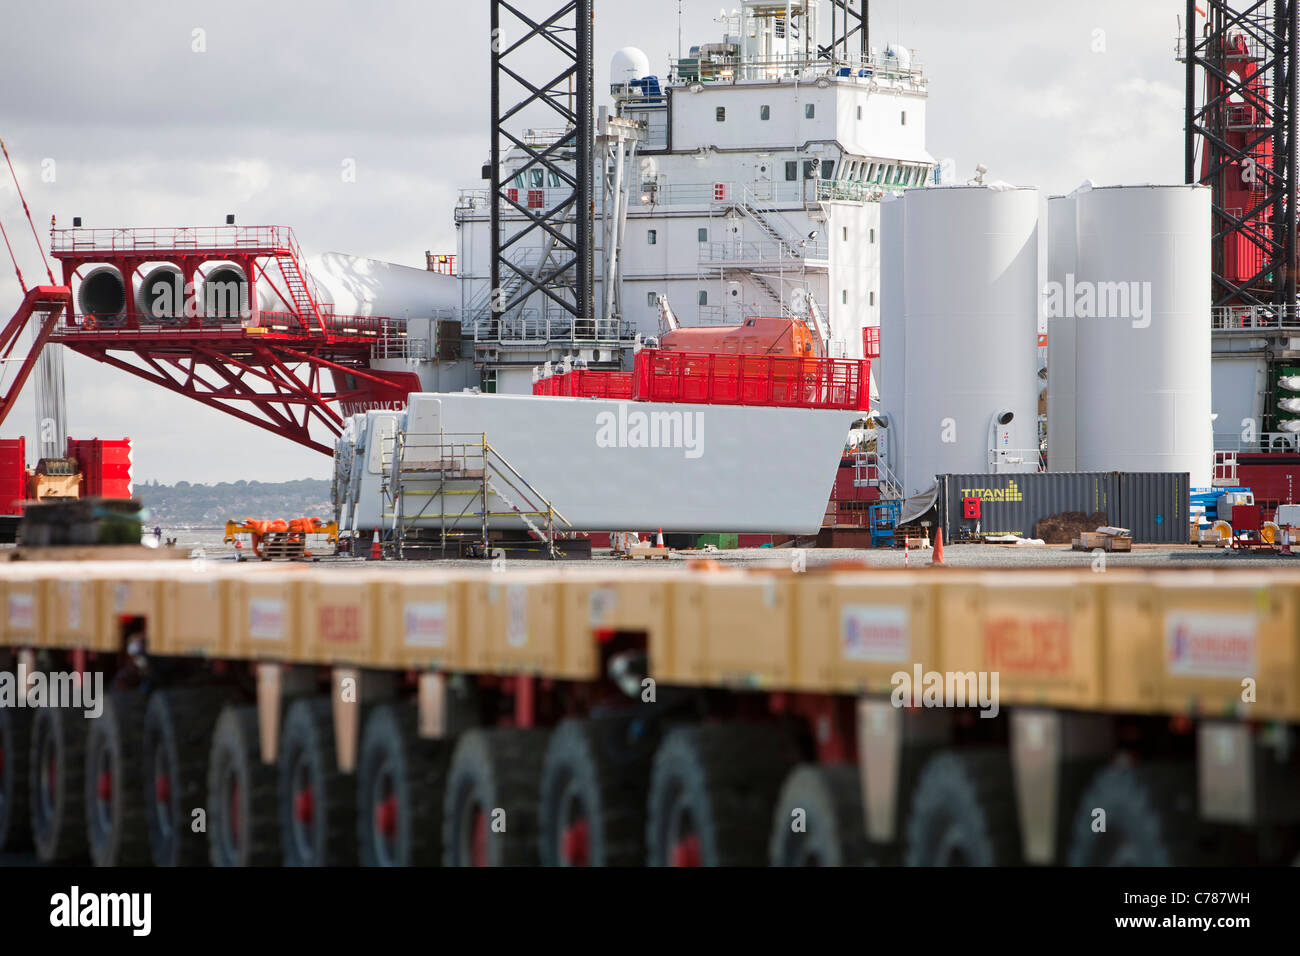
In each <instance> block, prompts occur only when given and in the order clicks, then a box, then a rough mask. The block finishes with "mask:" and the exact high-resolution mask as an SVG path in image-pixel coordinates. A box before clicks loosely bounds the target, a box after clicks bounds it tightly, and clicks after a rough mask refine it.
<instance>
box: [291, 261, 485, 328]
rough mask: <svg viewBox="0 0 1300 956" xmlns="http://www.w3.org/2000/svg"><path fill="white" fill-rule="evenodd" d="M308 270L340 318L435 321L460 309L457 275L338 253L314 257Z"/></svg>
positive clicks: (308, 265)
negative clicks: (384, 317)
mask: <svg viewBox="0 0 1300 956" xmlns="http://www.w3.org/2000/svg"><path fill="white" fill-rule="evenodd" d="M307 268H308V270H309V271H310V272H311V275H312V278H313V279H315V280H316V284H317V286H318V287H319V288H320V291H321V294H322V295H323V296H324V297H325V298H326V299H327V300H328V301H330V302H331V303H333V306H334V311H335V312H337V313H338V314H339V315H374V316H386V317H388V318H394V319H416V318H438V317H439V316H440V315H442V314H443V313H447V312H449V310H451V309H454V308H456V307H458V306H459V305H460V280H459V279H458V278H457V277H456V276H449V275H441V274H439V273H436V272H429V271H428V270H426V269H414V268H412V267H410V266H403V265H397V264H396V263H393V262H384V261H382V260H379V259H365V258H359V257H357V256H349V255H344V254H343V253H341V252H327V253H325V254H324V255H320V256H316V257H313V258H311V259H310V260H308V263H307Z"/></svg>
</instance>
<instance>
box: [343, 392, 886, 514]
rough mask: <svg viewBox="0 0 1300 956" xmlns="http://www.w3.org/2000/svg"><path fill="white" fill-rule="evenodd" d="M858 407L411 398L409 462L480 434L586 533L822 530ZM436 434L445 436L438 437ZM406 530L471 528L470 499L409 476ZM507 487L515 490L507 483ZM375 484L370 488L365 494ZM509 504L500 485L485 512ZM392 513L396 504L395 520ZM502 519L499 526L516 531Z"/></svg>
mask: <svg viewBox="0 0 1300 956" xmlns="http://www.w3.org/2000/svg"><path fill="white" fill-rule="evenodd" d="M861 414H862V413H861V412H854V411H838V410H836V411H831V410H820V409H817V410H813V409H801V408H770V407H758V406H732V405H687V404H662V403H652V402H630V401H618V400H601V399H585V398H548V397H537V396H516V395H480V394H473V393H427V394H413V395H411V396H410V401H409V404H408V411H407V417H406V437H405V443H404V451H403V459H404V461H406V463H407V465H408V466H410V465H413V464H418V463H419V462H420V461H421V460H429V459H432V458H437V457H438V455H437V454H436V453H435V452H434V451H433V449H432V445H433V444H435V443H443V442H447V441H451V440H453V436H455V438H457V439H460V440H464V439H465V438H466V437H467V436H473V435H479V436H486V440H487V442H488V444H489V445H491V446H492V448H493V449H494V450H495V451H496V452H498V453H499V454H500V455H501V456H502V457H504V459H505V460H506V461H507V462H509V464H510V465H511V466H512V467H513V468H514V469H515V470H517V471H518V473H519V474H520V475H521V476H522V478H523V479H524V480H526V481H527V483H528V484H529V485H530V486H531V487H532V488H533V489H535V490H536V492H537V494H538V495H540V496H541V497H542V498H545V499H547V500H549V501H550V502H551V504H552V505H553V506H554V508H555V509H556V510H557V511H558V512H559V513H560V514H562V515H563V516H564V518H566V519H567V520H568V523H569V527H570V528H572V529H574V530H581V531H616V530H628V529H631V530H648V529H657V528H662V529H663V530H664V531H666V532H667V531H679V532H696V533H707V532H759V533H767V532H780V533H789V534H812V533H815V532H816V531H817V529H818V528H820V527H821V524H822V519H823V516H824V515H825V511H826V502H827V500H828V499H829V496H830V492H831V488H832V486H833V484H834V482H835V473H836V469H837V468H838V467H839V462H840V456H841V453H842V451H843V449H844V442H845V439H846V437H847V435H848V431H849V428H850V426H851V425H852V423H853V422H854V421H855V420H856V419H858V418H860V417H861ZM431 436H440V437H438V438H436V439H435V438H432V437H431ZM403 487H404V489H405V492H406V494H405V497H404V499H403V501H402V514H403V516H404V519H403V523H404V524H405V525H406V526H407V527H424V528H438V527H441V525H442V523H443V521H446V523H447V526H448V528H453V527H454V528H460V529H472V528H475V527H479V526H481V521H482V519H481V518H479V517H477V516H468V515H467V516H466V517H464V518H460V517H456V518H451V519H448V518H438V517H433V518H417V517H416V516H417V515H418V514H419V513H420V512H421V509H422V508H423V510H424V513H426V514H432V515H438V514H452V513H456V514H458V513H459V512H460V511H461V509H463V508H464V507H465V497H464V496H461V497H460V498H459V499H457V498H456V497H453V496H447V497H446V499H445V500H443V499H441V498H439V497H438V496H436V494H435V489H436V488H437V487H438V482H437V481H436V480H434V479H424V478H416V479H415V480H411V479H410V478H404V480H403ZM506 494H507V495H508V496H510V495H511V494H512V493H511V492H509V491H508V490H507V492H506ZM364 497H368V495H364V494H363V498H364ZM509 509H510V505H509V503H507V502H504V501H502V500H500V499H498V498H497V496H495V495H494V496H492V501H491V505H490V508H489V511H490V512H502V511H507V512H508V511H509ZM394 514H395V512H393V511H391V510H390V511H388V512H387V513H386V514H385V518H387V519H389V520H388V521H386V522H385V524H386V525H388V526H391V519H392V517H393V515H394ZM523 524H524V523H523V522H522V521H521V520H520V519H518V518H516V517H514V516H504V515H502V516H497V517H493V518H492V519H491V520H490V521H489V525H490V526H491V527H493V528H514V529H518V528H522V527H523Z"/></svg>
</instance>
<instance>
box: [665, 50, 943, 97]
mask: <svg viewBox="0 0 1300 956" xmlns="http://www.w3.org/2000/svg"><path fill="white" fill-rule="evenodd" d="M908 53H909V54H910V61H909V63H908V65H907V66H903V65H902V63H901V62H900V61H899V60H898V58H897V57H893V56H887V55H884V54H881V55H878V56H868V57H851V56H836V57H834V58H833V59H832V58H830V57H821V56H817V57H809V56H807V55H806V54H802V53H795V54H793V55H791V56H784V55H778V56H772V57H747V56H702V57H683V58H681V59H678V58H676V57H670V58H669V71H670V72H669V82H670V83H678V84H689V83H703V84H734V83H739V82H744V81H746V80H750V81H772V80H780V79H793V78H798V79H799V80H800V81H805V82H806V81H807V80H809V79H818V78H821V77H832V78H835V79H843V80H848V81H851V82H859V83H872V82H876V83H879V82H881V81H885V82H890V83H899V84H902V85H904V86H907V87H909V88H912V89H918V90H923V89H925V87H926V79H925V70H924V67H923V65H922V63H921V59H920V57H919V55H918V54H917V52H916V51H915V50H910V49H909V51H908Z"/></svg>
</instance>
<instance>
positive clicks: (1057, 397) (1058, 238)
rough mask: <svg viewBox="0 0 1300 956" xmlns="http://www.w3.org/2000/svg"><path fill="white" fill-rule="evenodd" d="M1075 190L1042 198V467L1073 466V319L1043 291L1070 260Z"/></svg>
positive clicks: (1068, 269)
mask: <svg viewBox="0 0 1300 956" xmlns="http://www.w3.org/2000/svg"><path fill="white" fill-rule="evenodd" d="M1075 201H1076V195H1074V194H1072V195H1069V196H1053V197H1052V198H1051V199H1049V200H1048V201H1047V283H1048V284H1047V285H1046V286H1045V287H1044V298H1043V303H1044V304H1043V312H1044V317H1045V318H1046V320H1047V326H1046V327H1047V470H1048V471H1078V470H1079V467H1078V465H1079V453H1078V447H1077V442H1076V436H1075V418H1074V415H1075V405H1076V401H1075V347H1076V346H1075V332H1076V326H1075V323H1074V319H1072V318H1070V317H1069V316H1068V315H1065V314H1063V313H1064V311H1065V310H1063V309H1057V308H1055V306H1054V304H1053V300H1050V299H1048V297H1047V293H1048V292H1049V291H1050V290H1052V289H1054V288H1060V289H1062V290H1063V289H1064V288H1065V287H1066V285H1067V284H1068V283H1069V282H1070V281H1071V280H1070V277H1071V276H1073V275H1074V274H1075V272H1076V270H1077V268H1078V266H1077V264H1076V260H1077V249H1076V228H1075V214H1074V213H1075Z"/></svg>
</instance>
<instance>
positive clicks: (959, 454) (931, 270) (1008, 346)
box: [881, 185, 1039, 495]
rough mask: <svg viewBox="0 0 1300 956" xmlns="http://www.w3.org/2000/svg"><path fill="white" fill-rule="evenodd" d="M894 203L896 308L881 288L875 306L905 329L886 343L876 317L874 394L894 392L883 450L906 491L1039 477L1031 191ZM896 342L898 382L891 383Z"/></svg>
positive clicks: (940, 195)
mask: <svg viewBox="0 0 1300 956" xmlns="http://www.w3.org/2000/svg"><path fill="white" fill-rule="evenodd" d="M901 204H902V206H903V212H904V217H905V222H904V227H903V234H902V243H903V244H902V249H903V255H902V264H901V273H902V294H901V303H900V302H899V300H898V299H897V298H895V294H894V293H893V292H884V291H883V290H882V303H885V304H891V303H892V305H891V309H896V308H898V307H899V306H900V305H901V308H902V323H903V326H904V327H905V332H904V334H903V337H902V339H901V342H891V338H893V339H899V334H898V331H897V317H895V318H894V319H892V320H886V319H885V317H884V311H883V310H882V329H881V353H882V357H883V356H884V355H885V354H889V353H893V357H892V358H891V359H890V361H889V363H888V365H887V366H886V369H885V371H884V375H885V376H886V380H885V381H884V382H882V389H883V393H882V394H884V395H888V396H890V401H891V402H892V403H895V404H896V403H897V401H898V399H897V389H898V388H899V387H901V389H902V394H903V397H902V408H901V410H895V412H894V415H892V416H891V422H890V424H891V426H892V427H894V428H899V429H900V433H896V434H895V435H894V436H893V441H892V443H891V445H890V449H891V452H892V456H893V463H894V467H895V471H896V473H898V477H899V478H900V480H901V481H902V484H903V490H904V493H905V494H908V495H911V494H915V493H917V492H919V491H923V490H925V489H927V488H930V487H931V486H933V485H934V482H935V476H936V475H940V474H948V473H970V472H975V473H988V472H1025V471H1037V469H1038V428H1037V414H1038V390H1039V389H1038V383H1039V379H1038V376H1037V367H1036V366H1037V344H1036V342H1037V330H1038V301H1037V300H1038V292H1039V285H1038V191H1037V190H1036V189H1028V188H1018V187H1013V186H1005V185H998V186H957V187H938V188H932V189H915V190H909V191H908V192H907V193H906V194H905V195H904V197H903V199H902V200H901ZM883 212H884V210H883V209H882V214H883ZM881 229H882V233H884V232H885V227H884V225H883V224H882V227H881ZM884 238H885V240H886V242H887V243H888V242H890V241H897V239H898V238H899V237H898V236H895V237H894V240H890V239H889V238H888V236H887V235H885V237H884ZM893 261H894V260H892V259H884V260H882V263H883V265H884V268H883V275H882V281H883V282H884V283H886V284H890V283H896V282H897V281H898V273H899V269H898V268H897V267H896V266H893V265H891V264H890V263H892V262H893ZM891 332H892V333H893V334H892V335H891ZM899 345H901V347H902V353H903V355H902V378H903V381H902V382H901V383H898V384H897V385H890V384H888V378H890V377H892V376H893V375H895V374H897V368H898V355H897V351H896V349H897V348H898V347H899ZM882 408H884V399H883V398H882ZM884 410H885V411H886V414H888V413H889V409H888V408H885V409H884Z"/></svg>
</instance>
